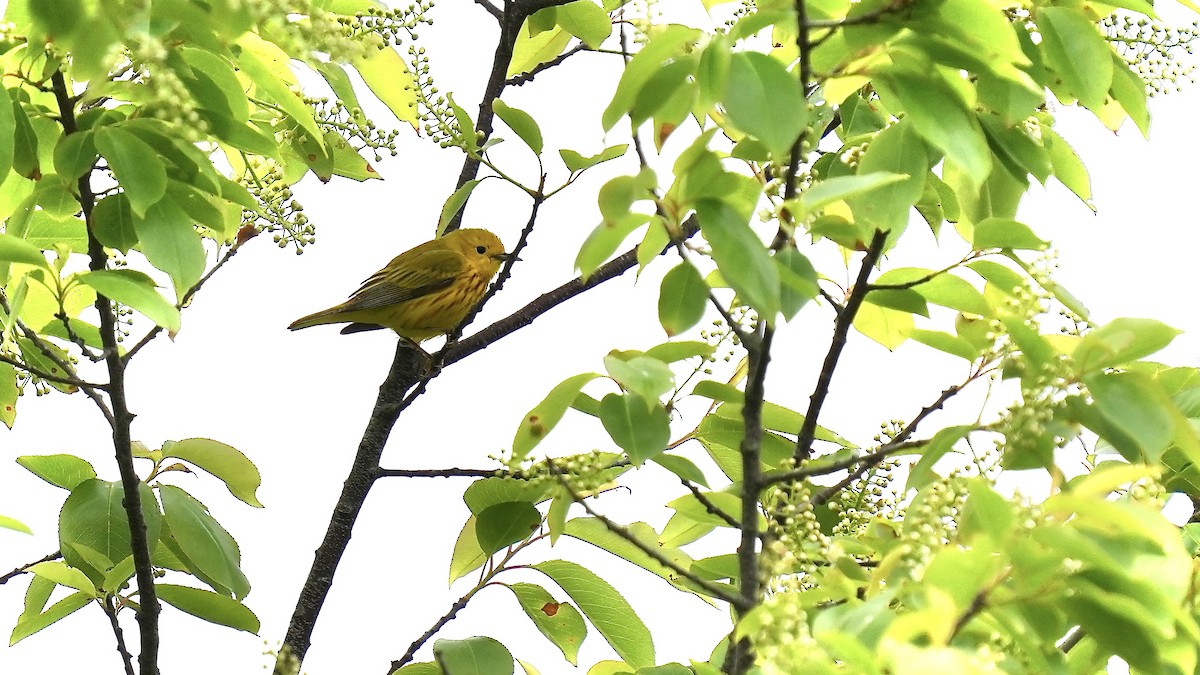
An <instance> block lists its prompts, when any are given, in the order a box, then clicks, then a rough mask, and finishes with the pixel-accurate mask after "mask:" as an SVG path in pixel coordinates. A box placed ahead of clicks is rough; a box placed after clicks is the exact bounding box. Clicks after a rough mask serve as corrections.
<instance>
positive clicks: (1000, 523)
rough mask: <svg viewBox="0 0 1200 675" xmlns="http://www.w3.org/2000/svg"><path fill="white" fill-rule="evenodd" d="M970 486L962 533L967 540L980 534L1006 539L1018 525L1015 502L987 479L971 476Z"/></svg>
mask: <svg viewBox="0 0 1200 675" xmlns="http://www.w3.org/2000/svg"><path fill="white" fill-rule="evenodd" d="M968 486H969V487H968V490H969V492H968V496H967V502H966V504H963V510H962V520H961V521H960V522H961V524H960V531H961V532H962V535H963V536H964V537H965V538H966V539H967V541H970V540H971V539H972V538H973V537H974V536H975V535H977V534H978V535H985V536H988V537H991V538H992V541H995V542H1003V541H1005V539H1006V538H1007V537H1008V535H1009V533H1011V532H1012V531H1013V529H1014V528H1015V527H1016V524H1017V513H1016V509H1015V508H1014V506H1013V504H1011V503H1009V501H1008V500H1007V499H1006V498H1004V497H1002V496H1001V495H1000V494H999V493H998V492H996V491H995V490H993V489H992V486H991V485H989V483H988V481H987V480H985V479H982V478H971V479H968Z"/></svg>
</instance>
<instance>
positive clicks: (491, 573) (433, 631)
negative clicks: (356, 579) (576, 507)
mask: <svg viewBox="0 0 1200 675" xmlns="http://www.w3.org/2000/svg"><path fill="white" fill-rule="evenodd" d="M544 536H545V535H544V534H539V535H537V536H535V537H532V538H530V539H527V540H525V541H523V542H521V543H520V544H517V545H516V546H513V547H512V548H510V549H509V550H508V553H506V554H505V555H504V558H502V559H501V560H500V562H499V563H498V564H496V565H493V566H492V567H491V568H490V569H489V570H488V571H487V573H486V574H484V575H483V576H482V577H480V578H479V581H478V582H477V583H476V584H475V586H474V587H473V588H472V589H471V590H470V591H468V592H467V594H466V595H464V596H462V597H461V598H459V599H458V600H456V601H455V603H454V604H453V605H450V611H448V612H446V613H445V614H443V615H442V617H441V618H439V619H438V620H437V621H435V622H434V623H433V625H432V626H430V627H429V630H427V631H425V632H424V633H422V634H421V637H419V638H417V639H416V640H413V642H412V644H410V645H409V646H408V650H407V651H405V652H404V656H401V657H400V658H399V659H396V660H395V661H392V664H391V666H390V667H389V669H388V673H393V672H395V671H396V670H398V669H400V668H401V667H402V666H404V665H405V664H407V663H408V662H409V661H412V660H413V657H414V656H416V654H417V650H419V649H420V648H421V647H422V646H423V645H424V644H425V643H426V642H428V641H429V638H431V637H433V636H434V635H437V632H438V631H439V630H441V629H442V627H443V626H445V625H446V624H448V623H450V622H451V621H453V620H454V617H456V616H458V613H459V612H461V611H462V610H463V609H464V608H466V606H467V603H468V602H470V601H471V598H473V597H475V594H476V593H478V592H479V591H481V590H483V589H484V588H486V587H487V586H488V585H489V584H490V583H492V579H493V578H495V576H496V575H497V574H499V573H501V572H503V571H504V570H506V569H508V567H507V565H508V563H509V561H511V560H512V559H513V557H514V556H516V555H517V553H519V552H520V551H521V550H522V549H524V548H525V547H526V546H529V545H530V544H532V543H533V542H535V541H537V540H539V539H541V538H542V537H544Z"/></svg>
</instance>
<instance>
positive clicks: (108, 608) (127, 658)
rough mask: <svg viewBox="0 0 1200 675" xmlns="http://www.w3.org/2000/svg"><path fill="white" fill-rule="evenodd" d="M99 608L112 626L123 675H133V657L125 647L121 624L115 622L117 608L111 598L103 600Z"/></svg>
mask: <svg viewBox="0 0 1200 675" xmlns="http://www.w3.org/2000/svg"><path fill="white" fill-rule="evenodd" d="M100 606H101V607H103V608H104V614H105V615H107V616H108V623H109V625H110V626H112V632H113V636H114V637H116V639H117V653H118V654H120V655H121V663H123V664H124V665H125V675H134V672H133V655H132V654H130V653H129V649H128V648H126V647H125V631H123V630H121V623H120V622H119V621H118V620H117V608H116V607H114V606H113V600H112V598H111V597H106V598H104V600H103V601H101V603H100Z"/></svg>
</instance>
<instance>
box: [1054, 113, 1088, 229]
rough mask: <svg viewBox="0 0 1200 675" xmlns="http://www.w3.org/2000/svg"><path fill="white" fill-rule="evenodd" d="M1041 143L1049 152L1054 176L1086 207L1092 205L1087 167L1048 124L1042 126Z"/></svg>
mask: <svg viewBox="0 0 1200 675" xmlns="http://www.w3.org/2000/svg"><path fill="white" fill-rule="evenodd" d="M1041 129H1042V144H1043V145H1045V146H1046V151H1047V152H1049V153H1050V164H1051V166H1053V167H1054V177H1055V178H1057V179H1058V180H1059V181H1060V182H1062V184H1063V185H1065V186H1067V189H1069V190H1070V191H1071V192H1074V193H1075V196H1076V197H1079V198H1080V199H1081V200H1083V203H1084V204H1087V206H1088V208H1091V209H1092V210H1093V211H1094V210H1095V208H1093V207H1092V179H1091V178H1090V177H1089V176H1088V172H1087V167H1085V166H1084V165H1083V161H1082V160H1080V159H1079V155H1077V154H1075V150H1073V149H1072V148H1071V146H1070V145H1069V144H1068V143H1067V142H1066V140H1064V139H1063V137H1062V136H1059V135H1058V133H1056V132H1055V131H1054V130H1053V129H1051V128H1050V127H1049V126H1046V125H1043V126H1042V128H1041Z"/></svg>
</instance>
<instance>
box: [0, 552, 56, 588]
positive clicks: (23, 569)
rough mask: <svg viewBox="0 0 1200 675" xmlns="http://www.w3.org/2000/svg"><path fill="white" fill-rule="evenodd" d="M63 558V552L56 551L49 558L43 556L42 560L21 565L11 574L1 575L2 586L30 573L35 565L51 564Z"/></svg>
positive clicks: (0, 582)
mask: <svg viewBox="0 0 1200 675" xmlns="http://www.w3.org/2000/svg"><path fill="white" fill-rule="evenodd" d="M61 557H62V552H61V551H55V552H54V553H51V554H50V555H47V556H42V557H41V558H38V559H37V560H34V561H33V562H28V563H25V564H24V565H21V566H20V567H18V568H16V569H14V570H13V571H11V572H7V573H5V574H0V586H3V585H4V584H6V583H8V582H9V581H12V580H13V579H15V578H17V577H19V576H21V575H22V574H25V573H27V572H28V571H29V568H30V567H33V566H34V565H36V564H38V563H44V562H50V561H51V560H58V559H59V558H61Z"/></svg>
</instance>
